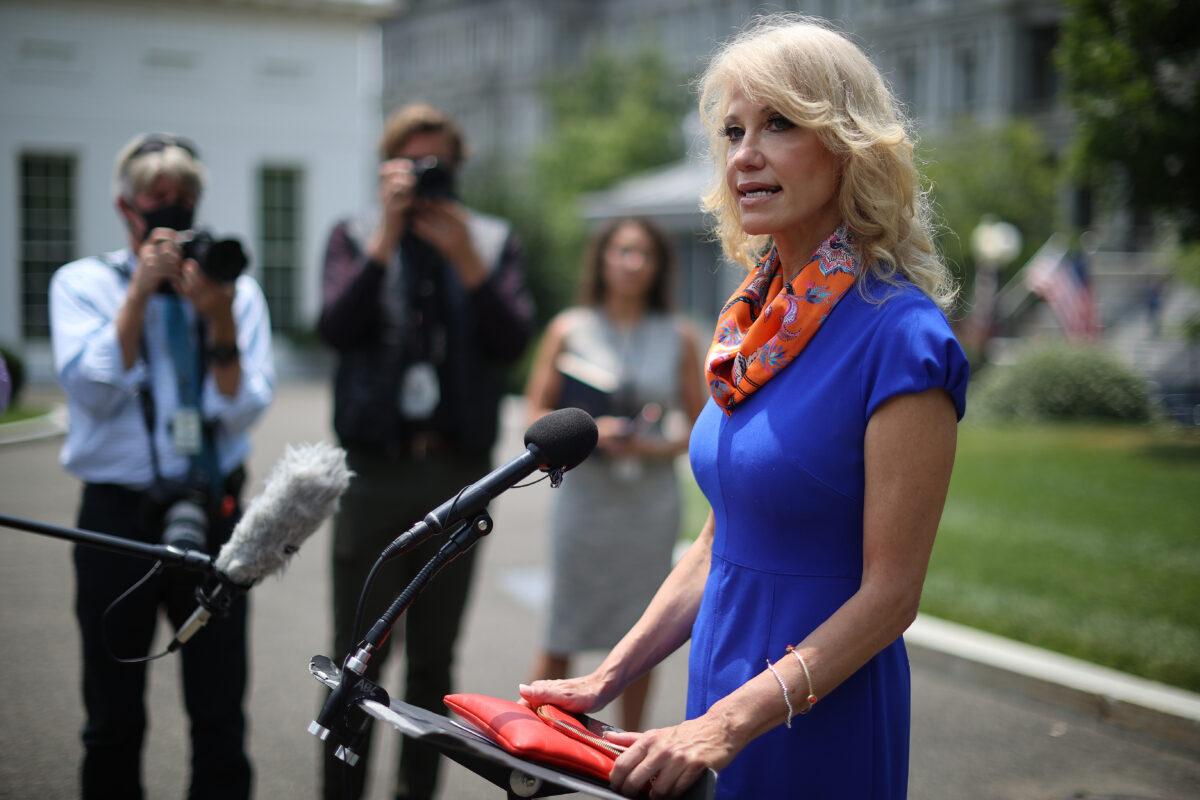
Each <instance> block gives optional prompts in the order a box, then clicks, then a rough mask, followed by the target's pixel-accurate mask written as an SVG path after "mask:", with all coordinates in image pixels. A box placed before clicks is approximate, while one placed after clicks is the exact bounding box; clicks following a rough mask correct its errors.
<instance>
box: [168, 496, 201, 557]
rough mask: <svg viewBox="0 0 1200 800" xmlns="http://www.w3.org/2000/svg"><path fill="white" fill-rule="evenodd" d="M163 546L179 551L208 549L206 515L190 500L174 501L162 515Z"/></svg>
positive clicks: (199, 506) (198, 505)
mask: <svg viewBox="0 0 1200 800" xmlns="http://www.w3.org/2000/svg"><path fill="white" fill-rule="evenodd" d="M162 539H163V544H165V545H167V546H168V547H177V548H179V549H180V550H205V549H206V548H207V547H208V514H207V513H206V512H205V510H204V508H203V507H202V506H201V505H200V504H198V503H196V502H194V501H192V500H176V501H175V502H174V503H172V504H171V506H170V507H169V508H168V509H167V513H166V514H164V515H163V534H162Z"/></svg>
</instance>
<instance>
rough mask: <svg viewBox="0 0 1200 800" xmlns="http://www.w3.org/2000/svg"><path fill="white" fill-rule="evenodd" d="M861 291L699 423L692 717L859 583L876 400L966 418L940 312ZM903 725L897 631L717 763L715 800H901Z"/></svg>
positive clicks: (952, 345)
mask: <svg viewBox="0 0 1200 800" xmlns="http://www.w3.org/2000/svg"><path fill="white" fill-rule="evenodd" d="M867 291H868V294H869V295H870V296H872V298H873V299H874V300H875V301H876V302H874V303H872V302H868V301H867V300H865V299H864V298H863V297H862V296H861V295H860V294H859V292H858V290H857V288H852V289H851V290H850V291H848V292H846V294H845V296H844V297H843V298H842V300H841V302H839V303H838V304H837V306H835V307H834V309H833V310H832V312H831V313H830V316H829V318H828V320H827V321H826V322H825V324H824V325H823V326H822V328H821V329H820V330H819V331H818V332H817V334H816V335H815V336H814V337H813V339H812V341H810V342H809V344H808V346H807V347H806V348H805V349H804V350H803V351H802V352H801V353H800V354H799V355H798V356H797V357H796V359H795V360H794V361H792V363H791V364H789V365H788V366H787V367H785V368H784V369H783V371H782V372H780V373H779V374H778V375H776V376H775V377H774V378H773V379H772V380H770V381H769V382H767V383H766V384H765V385H764V386H763V388H761V389H760V390H758V391H757V392H756V393H755V394H753V395H752V396H750V397H749V398H748V399H746V400H745V401H744V402H743V403H742V404H741V405H740V406H738V407H737V408H736V409H735V410H734V412H733V415H732V416H726V415H725V413H724V412H723V411H722V410H721V409H720V407H718V406H717V405H716V404H715V403H714V402H713V401H712V400H711V399H710V400H709V401H708V404H707V405H706V406H705V408H704V411H703V413H701V415H700V417H699V419H698V420H697V421H696V425H695V428H694V429H693V431H692V437H691V447H690V457H691V463H692V471H693V472H694V473H695V476H696V480H697V482H698V483H699V485H700V488H701V489H702V490H703V492H704V494H705V496H706V497H707V499H708V502H709V503H710V504H711V506H712V509H713V515H714V518H715V522H716V533H715V538H714V540H713V548H712V566H711V569H710V572H709V576H708V582H707V583H706V585H705V587H704V598H703V600H702V602H701V605H700V610H699V613H698V615H697V617H696V622H695V625H694V627H693V629H692V645H691V655H690V660H689V678H688V710H687V714H688V718H689V719H691V718H694V717H697V716H700V715H701V714H703V713H704V712H705V711H706V710H708V708H710V707H711V706H712V705H713V704H714V703H715V702H717V701H718V700H720V699H721V698H722V697H725V696H726V695H728V694H730V693H731V692H733V691H734V690H735V689H737V688H738V687H740V686H741V685H742V684H744V683H745V682H746V681H748V680H750V679H751V678H753V677H754V676H755V675H757V674H758V673H759V672H762V670H763V669H764V667H765V664H764V661H765V660H766V659H768V658H769V659H770V660H771V661H772V662H773V661H775V660H776V659H778V658H781V657H782V656H783V654H784V653H785V647H786V646H787V645H788V644H794V643H797V642H799V641H801V640H802V639H804V637H805V636H807V635H808V634H809V633H811V632H812V631H813V630H814V629H815V628H816V627H817V626H818V625H820V624H821V623H822V622H823V621H825V620H826V619H827V618H828V617H829V616H831V615H832V614H833V613H834V612H835V611H836V610H837V609H838V608H839V607H840V606H841V605H842V604H843V603H845V602H846V601H847V600H848V599H849V598H850V596H851V595H853V594H854V592H855V591H856V590H857V589H858V586H859V583H860V581H861V578H862V553H863V483H864V481H863V475H864V460H863V437H864V434H865V432H866V427H867V421H868V420H869V419H870V417H871V415H872V414H873V413H874V412H875V410H876V409H877V408H878V407H879V406H880V404H881V403H883V402H884V401H886V400H887V399H889V398H891V397H894V396H896V395H899V394H906V393H915V392H921V391H924V390H926V389H930V388H933V387H942V388H944V389H946V390H947V392H949V394H950V396H951V397H952V399H953V401H954V404H955V406H956V408H957V411H958V416H959V418H961V417H962V415H963V411H964V408H965V404H966V389H967V377H968V373H969V367H968V364H967V359H966V356H965V355H964V353H963V351H962V348H961V347H960V346H959V344H958V342H957V340H955V338H954V334H953V333H952V332H951V331H950V327H949V325H948V324H947V323H946V319H945V317H944V316H943V315H942V313H941V311H940V310H939V309H938V308H937V306H936V305H934V303H933V302H932V301H931V300H929V298H927V297H926V296H925V295H924V294H922V293H921V292H920V291H919V290H918V289H916V288H915V287H913V286H912V285H911V284H907V283H906V284H904V285H903V286H902V287H898V288H897V287H892V286H889V285H887V284H882V283H880V282H877V281H873V280H868V282H867ZM884 296H886V297H887V299H886V301H885V302H883V303H879V302H877V301H878V300H879V299H880V298H881V297H884ZM799 702H801V703H803V700H800V701H799ZM782 703H783V700H782V697H781V698H780V705H781V707H782ZM908 731H909V671H908V655H907V653H906V652H905V649H904V643H903V641H902V640H901V639H897V640H896V641H895V642H893V643H892V644H891V645H889V646H888V647H886V648H884V650H883V651H882V652H880V653H879V654H878V655H876V656H875V657H874V658H872V659H871V660H870V661H869V662H867V664H866V665H864V666H863V667H862V669H860V670H859V671H858V672H856V673H855V674H854V675H852V676H851V677H850V678H849V679H847V680H846V681H845V682H844V683H843V684H841V685H840V686H838V687H837V688H836V689H835V690H834V691H833V692H831V693H830V694H829V696H828V697H822V698H821V701H820V703H818V704H817V705H816V706H815V707H814V709H813V711H812V712H811V713H809V714H807V715H806V716H803V717H797V718H796V719H795V720H794V721H793V723H792V728H791V729H790V730H789V729H787V728H785V727H784V726H783V725H780V726H778V727H776V728H775V729H773V730H771V731H769V732H767V733H765V734H763V735H762V736H760V737H758V738H757V739H755V740H754V741H752V742H751V743H750V744H749V745H748V746H747V747H746V749H745V750H743V751H742V752H741V753H740V754H739V755H738V756H737V757H736V758H735V759H734V761H733V762H732V763H731V764H730V765H729V766H728V767H726V768H725V769H724V770H722V772H721V774H720V778H719V780H718V783H717V796H718V797H722V798H732V797H738V798H750V797H800V796H803V797H812V798H855V799H856V800H857V799H858V798H871V799H872V800H881V799H883V798H886V799H887V800H896V798H903V797H905V794H906V791H907V786H908Z"/></svg>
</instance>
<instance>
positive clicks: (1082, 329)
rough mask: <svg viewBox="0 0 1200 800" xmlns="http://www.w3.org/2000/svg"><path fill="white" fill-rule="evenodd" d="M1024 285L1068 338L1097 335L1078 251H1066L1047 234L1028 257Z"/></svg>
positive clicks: (1093, 307)
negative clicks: (1041, 300)
mask: <svg viewBox="0 0 1200 800" xmlns="http://www.w3.org/2000/svg"><path fill="white" fill-rule="evenodd" d="M1025 285H1026V286H1028V287H1029V289H1030V290H1031V291H1033V292H1036V293H1037V294H1038V295H1039V296H1041V298H1042V299H1043V300H1045V301H1046V302H1047V303H1048V304H1049V305H1050V310H1051V311H1053V312H1054V316H1055V317H1056V318H1057V319H1058V324H1060V325H1062V329H1063V333H1064V334H1066V336H1067V338H1068V339H1070V340H1071V341H1079V342H1090V341H1095V340H1096V339H1097V338H1098V337H1099V335H1100V320H1099V315H1098V314H1097V313H1096V302H1095V300H1094V298H1093V297H1092V288H1091V282H1090V281H1089V279H1088V268H1087V260H1086V259H1085V258H1084V255H1083V253H1082V252H1081V251H1079V250H1075V251H1070V252H1068V251H1067V250H1066V249H1065V248H1064V247H1063V246H1062V242H1061V239H1060V238H1059V237H1057V236H1052V237H1050V239H1049V240H1047V241H1046V244H1044V245H1042V248H1041V249H1040V250H1038V251H1037V252H1036V253H1034V255H1033V258H1031V259H1030V260H1029V264H1028V265H1027V266H1026V268H1025Z"/></svg>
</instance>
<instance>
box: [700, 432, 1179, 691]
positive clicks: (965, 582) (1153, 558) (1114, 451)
mask: <svg viewBox="0 0 1200 800" xmlns="http://www.w3.org/2000/svg"><path fill="white" fill-rule="evenodd" d="M688 497H689V503H688V509H687V514H686V517H687V520H688V522H687V524H688V525H689V526H695V525H697V524H698V523H697V520H699V521H701V522H702V521H703V518H704V514H705V513H706V511H707V507H706V506H705V505H704V500H703V498H702V497H701V496H700V495H699V492H698V491H696V490H695V488H694V486H691V487H689V494H688ZM691 530H692V531H694V530H696V528H695V527H691ZM693 535H694V534H693ZM921 609H922V611H925V612H928V613H930V614H933V615H935V616H938V617H942V618H944V619H949V620H954V621H955V622H961V623H964V624H967V625H971V626H974V627H977V628H981V629H983V630H987V631H991V632H993V633H998V634H1000V635H1002V636H1007V637H1009V638H1012V639H1018V640H1020V641H1023V642H1028V643H1030V644H1034V645H1038V646H1040V647H1045V648H1048V649H1051V650H1056V651H1058V652H1061V653H1066V654H1068V655H1072V656H1076V657H1078V658H1083V659H1086V660H1088V661H1092V662H1095V663H1098V664H1104V665H1106V666H1110V667H1113V668H1116V669H1119V670H1123V671H1125V672H1131V673H1134V674H1137V675H1142V676H1144V677H1147V678H1152V679H1154V680H1159V681H1163V682H1166V683H1170V684H1174V685H1177V686H1182V687H1185V688H1188V689H1192V690H1198V691H1200V435H1197V434H1196V433H1195V432H1190V431H1183V432H1181V431H1179V430H1177V429H1164V428H1149V427H1107V426H1077V425H1070V426H1068V425H1063V426H1042V427H1004V428H999V427H981V426H974V425H970V424H965V425H963V426H962V427H960V429H959V440H958V456H957V460H956V463H955V467H954V478H953V480H952V482H951V485H950V498H949V500H948V501H947V504H946V513H945V515H944V516H943V518H942V526H941V530H940V531H939V533H938V539H937V544H936V545H935V547H934V551H933V560H932V562H931V564H930V567H929V577H928V579H927V581H926V583H925V594H924V598H923V600H922V603H921Z"/></svg>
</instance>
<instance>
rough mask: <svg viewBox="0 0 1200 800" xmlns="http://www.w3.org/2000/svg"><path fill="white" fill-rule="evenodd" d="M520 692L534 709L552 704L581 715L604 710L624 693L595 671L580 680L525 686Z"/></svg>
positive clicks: (545, 682)
mask: <svg viewBox="0 0 1200 800" xmlns="http://www.w3.org/2000/svg"><path fill="white" fill-rule="evenodd" d="M517 690H518V691H520V693H521V699H522V700H524V701H525V702H526V703H528V704H529V706H530V707H531V708H537V707H538V706H541V705H546V704H549V705H552V706H558V707H559V708H561V709H562V710H563V711H574V712H576V713H578V714H586V713H587V712H589V711H594V710H596V709H597V708H603V707H604V706H606V705H608V703H609V701H611V700H612V699H613V698H614V697H616V696H617V695H618V694H620V691H619V690H618V689H615V688H614V687H612V686H610V685H607V682H606V681H605V680H604V679H603V678H602V677H601V676H600V675H598V674H597V673H595V672H593V673H591V674H590V675H583V676H580V677H578V678H565V679H563V680H558V681H534V682H533V683H531V684H525V683H522V684H520V685H519V686H518V687H517Z"/></svg>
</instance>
